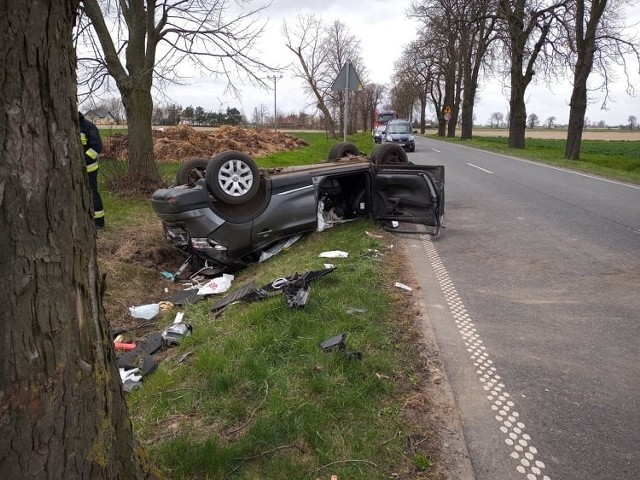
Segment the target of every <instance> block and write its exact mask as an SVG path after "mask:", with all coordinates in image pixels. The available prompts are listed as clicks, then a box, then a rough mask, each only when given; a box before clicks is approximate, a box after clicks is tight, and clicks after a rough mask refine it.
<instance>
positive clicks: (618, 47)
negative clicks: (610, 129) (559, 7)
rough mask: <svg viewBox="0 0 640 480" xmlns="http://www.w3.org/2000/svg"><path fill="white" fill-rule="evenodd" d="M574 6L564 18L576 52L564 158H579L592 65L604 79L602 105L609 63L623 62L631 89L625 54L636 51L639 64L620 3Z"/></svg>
mask: <svg viewBox="0 0 640 480" xmlns="http://www.w3.org/2000/svg"><path fill="white" fill-rule="evenodd" d="M574 2H575V7H574V8H575V9H571V10H570V12H571V16H570V17H568V18H567V24H566V25H567V28H568V29H569V35H568V37H569V38H570V39H572V45H571V46H572V50H573V52H575V65H574V71H573V91H572V93H571V103H570V111H569V126H568V129H567V143H566V145H565V151H564V158H566V159H569V160H579V159H580V147H581V143H582V131H583V130H584V117H585V113H586V111H587V96H588V88H587V80H588V79H589V76H590V74H591V71H592V70H593V69H594V68H595V69H596V70H597V71H598V72H599V73H600V74H601V76H602V78H603V85H602V88H603V89H604V90H605V99H604V102H603V106H605V105H606V103H607V100H608V97H609V88H608V85H609V82H610V80H611V78H612V76H613V73H611V71H612V69H611V63H612V62H613V61H619V62H621V63H622V67H623V70H624V73H625V75H626V77H627V85H628V88H629V89H630V90H631V91H633V87H632V86H631V84H630V83H629V75H628V73H627V64H626V60H625V55H627V54H635V58H636V61H637V62H638V63H640V50H639V49H638V47H637V46H636V45H635V44H634V39H631V38H625V35H624V34H623V33H622V26H623V24H624V22H623V21H622V19H621V16H620V10H619V9H620V7H621V6H622V5H623V4H622V2H616V0H574Z"/></svg>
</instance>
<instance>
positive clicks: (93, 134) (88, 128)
mask: <svg viewBox="0 0 640 480" xmlns="http://www.w3.org/2000/svg"><path fill="white" fill-rule="evenodd" d="M78 117H79V119H80V140H82V148H83V149H84V160H85V162H86V164H87V175H88V177H89V189H90V190H91V196H92V197H93V220H94V222H95V224H96V227H98V228H103V227H104V206H103V205H102V197H100V192H99V191H98V155H100V152H102V139H101V138H100V131H99V130H98V127H96V126H95V125H94V124H93V123H92V122H90V121H89V120H87V119H86V118H84V115H82V113H81V112H78Z"/></svg>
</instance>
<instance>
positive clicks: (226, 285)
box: [198, 273, 235, 295]
mask: <svg viewBox="0 0 640 480" xmlns="http://www.w3.org/2000/svg"><path fill="white" fill-rule="evenodd" d="M234 278H235V277H234V276H233V275H229V274H228V273H223V274H222V276H221V277H216V278H214V279H213V280H210V281H208V282H207V283H205V284H204V285H203V286H201V287H200V288H199V289H198V295H214V294H216V293H224V292H226V291H227V290H229V289H230V288H231V282H232V281H233V279H234Z"/></svg>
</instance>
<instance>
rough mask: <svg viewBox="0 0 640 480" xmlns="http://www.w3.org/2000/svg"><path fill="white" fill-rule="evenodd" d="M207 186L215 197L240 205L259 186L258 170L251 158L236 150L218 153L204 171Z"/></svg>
mask: <svg viewBox="0 0 640 480" xmlns="http://www.w3.org/2000/svg"><path fill="white" fill-rule="evenodd" d="M205 179H206V181H207V186H208V187H209V190H210V191H211V193H212V194H213V196H214V197H215V198H217V199H218V200H220V201H221V202H223V203H227V204H229V205H240V204H242V203H245V202H248V201H249V200H251V199H252V198H253V197H255V195H256V193H257V192H258V189H259V188H260V171H259V170H258V166H257V165H256V162H255V160H254V159H253V158H251V157H250V156H249V155H247V154H245V153H242V152H238V151H236V150H227V151H226V152H222V153H219V154H218V155H216V156H215V157H213V158H212V159H211V160H210V161H209V165H208V166H207V170H206V172H205Z"/></svg>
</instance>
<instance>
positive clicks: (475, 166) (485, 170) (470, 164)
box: [467, 163, 493, 175]
mask: <svg viewBox="0 0 640 480" xmlns="http://www.w3.org/2000/svg"><path fill="white" fill-rule="evenodd" d="M467 165H469V166H470V167H473V168H477V169H478V170H482V171H483V172H486V173H490V174H491V175H493V172H492V171H491V170H487V169H486V168H482V167H479V166H478V165H474V164H473V163H467Z"/></svg>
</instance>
